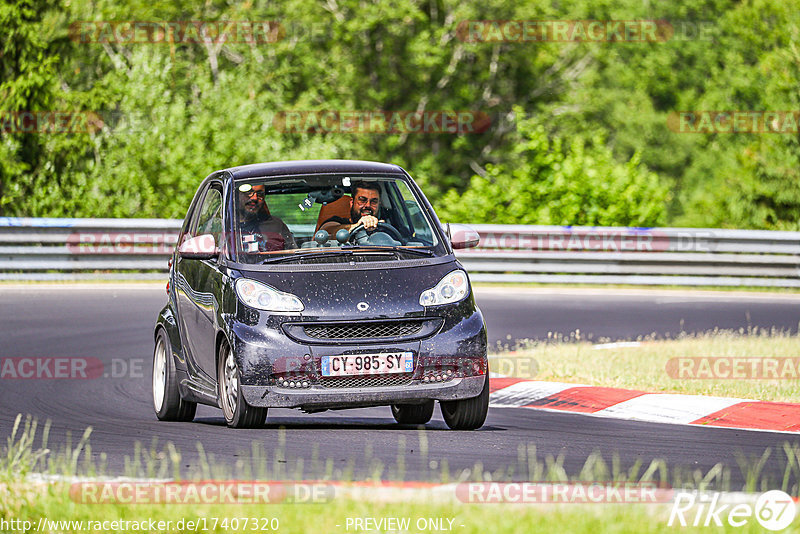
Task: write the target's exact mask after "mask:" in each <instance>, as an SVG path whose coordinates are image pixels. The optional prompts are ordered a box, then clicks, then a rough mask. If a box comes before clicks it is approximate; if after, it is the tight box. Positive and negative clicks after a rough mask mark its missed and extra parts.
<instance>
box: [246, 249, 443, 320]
mask: <svg viewBox="0 0 800 534" xmlns="http://www.w3.org/2000/svg"><path fill="white" fill-rule="evenodd" d="M412 261H413V260H412ZM408 263H411V261H409V262H408ZM413 263H414V264H416V265H413V266H409V267H393V268H389V269H371V268H370V269H365V268H363V267H360V268H354V269H341V270H313V271H305V270H299V271H287V272H275V271H247V272H242V274H243V275H244V276H246V277H248V278H252V279H254V280H258V281H260V282H264V283H266V284H269V285H271V286H272V287H274V288H275V289H278V290H280V291H286V292H288V293H292V294H293V295H296V296H297V297H298V298H299V299H300V300H301V301H302V302H303V306H304V310H303V313H302V316H303V318H307V319H315V318H323V317H324V318H327V319H333V318H335V319H345V320H359V319H375V318H385V317H406V316H423V315H424V314H425V308H424V307H423V306H422V305H420V303H419V296H420V293H422V292H423V291H425V290H426V289H429V288H432V287H434V286H435V285H436V284H437V283H438V282H439V280H441V279H442V277H443V276H444V275H445V274H447V273H449V272H450V271H452V270H453V269H456V268H457V265H456V263H455V262H447V263H443V264H441V263H440V264H433V265H430V264H429V265H419V263H421V262H416V261H413Z"/></svg>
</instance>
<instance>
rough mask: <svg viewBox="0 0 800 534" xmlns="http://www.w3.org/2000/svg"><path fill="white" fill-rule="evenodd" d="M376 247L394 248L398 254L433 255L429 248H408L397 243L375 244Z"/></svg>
mask: <svg viewBox="0 0 800 534" xmlns="http://www.w3.org/2000/svg"><path fill="white" fill-rule="evenodd" d="M375 248H378V249H381V248H382V249H386V250H393V251H394V252H396V253H398V254H410V255H412V256H427V257H430V256H433V251H432V250H430V249H427V248H406V247H398V246H396V245H375Z"/></svg>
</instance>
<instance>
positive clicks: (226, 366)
mask: <svg viewBox="0 0 800 534" xmlns="http://www.w3.org/2000/svg"><path fill="white" fill-rule="evenodd" d="M240 377H241V375H240V373H239V366H238V365H236V359H235V358H234V356H233V351H232V350H231V348H230V347H229V346H228V344H227V343H222V344H221V345H220V347H219V358H217V395H218V397H219V405H220V407H221V408H222V413H223V415H224V416H225V423H227V425H228V426H229V427H231V428H257V427H259V426H261V425H263V424H264V421H265V420H266V418H267V409H266V408H257V407H255V406H250V405H249V404H247V401H245V400H244V397H242V390H241V388H240V387H239V386H240Z"/></svg>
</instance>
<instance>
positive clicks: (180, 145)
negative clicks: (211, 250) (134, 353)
mask: <svg viewBox="0 0 800 534" xmlns="http://www.w3.org/2000/svg"><path fill="white" fill-rule="evenodd" d="M481 20H500V21H502V20H662V21H668V22H669V25H670V26H669V27H670V28H671V33H670V34H669V35H668V39H667V40H666V41H664V42H559V41H550V42H538V41H537V42H533V41H528V42H495V41H489V42H481V41H478V42H471V41H470V40H469V39H465V37H464V33H463V31H459V28H460V27H461V28H462V29H463V27H464V21H481ZM81 21H90V22H95V23H99V21H238V22H241V21H277V22H278V23H279V24H280V26H279V27H278V28H279V30H280V31H279V32H278V34H277V38H276V39H271V40H267V41H269V42H257V43H254V42H246V40H244V39H237V40H236V42H205V43H204V42H187V41H188V40H178V41H176V42H164V41H161V42H157V43H152V42H125V39H121V40H120V39H114V38H111V39H105V40H106V41H108V42H97V41H102V40H103V39H100V38H99V37H98V34H94V36H93V37H91V38H84V37H85V36H86V35H89V34H88V33H81V31H82V30H81V28H85V27H91V26H81ZM0 27H2V29H3V33H4V35H3V40H2V43H0V114H2V119H3V121H4V122H0V215H12V216H16V215H25V216H78V217H82V216H86V217H182V216H183V215H184V213H185V210H186V207H187V205H188V201H189V199H190V198H191V195H192V194H193V192H194V190H195V188H196V187H197V184H198V183H199V181H200V180H201V179H202V178H203V177H204V176H205V175H206V174H208V173H209V172H210V171H212V170H214V169H218V168H222V167H228V166H232V165H237V164H243V163H252V162H258V161H272V160H281V159H305V158H357V159H368V160H377V161H391V162H395V163H398V164H400V165H402V166H404V167H405V168H406V169H408V170H409V171H410V172H411V174H412V175H413V176H414V177H415V178H416V179H417V180H418V181H419V182H420V183H421V185H422V186H423V188H424V189H425V191H426V193H427V194H428V195H429V196H430V198H431V199H432V200H433V202H434V204H435V205H436V207H437V209H438V210H439V211H440V215H441V217H442V218H443V219H447V220H453V221H455V220H461V221H465V222H502V223H526V224H598V225H675V226H677V225H686V226H714V227H717V226H721V227H742V228H770V229H797V228H800V225H799V224H798V220H800V180H798V176H797V175H798V172H799V169H800V166H798V163H800V161H799V160H800V135H798V133H797V128H795V129H794V131H790V132H788V133H738V134H737V133H720V132H715V131H710V132H709V131H706V132H701V133H679V132H676V131H675V130H674V128H671V127H670V122H669V121H670V117H671V114H672V116H674V114H675V113H676V112H679V111H685V110H718V111H732V110H746V111H782V110H783V111H790V110H795V111H798V110H800V91H798V87H800V84H799V83H798V82H800V51H799V50H798V45H797V43H798V41H800V39H799V38H800V2H798V0H787V1H785V2H772V1H769V0H749V1H741V2H740V1H730V0H687V1H685V2H679V3H678V2H676V3H672V2H642V1H641V0H619V1H614V2H610V1H608V0H580V1H577V2H551V3H540V2H532V1H526V2H513V1H510V0H484V1H481V2H475V1H471V2H466V3H465V2H460V1H456V0H427V1H422V0H416V1H411V2H408V1H378V0H316V1H313V2H307V1H303V0H282V1H279V2H268V1H266V0H255V1H251V2H244V3H235V2H226V1H221V0H209V1H207V2H203V3H196V4H191V5H190V4H188V3H187V4H186V5H183V3H163V4H150V3H146V2H139V1H134V0H127V1H124V2H118V1H111V0H92V1H91V2H90V1H89V0H0ZM96 27H101V26H100V25H99V24H98V25H97V26H96ZM76 28H77V31H76ZM109 35H111V36H112V37H113V34H106V36H107V37H108V36H109ZM200 40H202V39H200ZM311 110H337V111H379V110H384V111H428V112H431V111H436V110H465V111H475V112H482V113H485V114H486V115H488V117H490V118H491V124H490V125H489V126H488V128H486V129H485V131H482V132H480V133H461V134H453V133H416V132H408V133H369V132H361V133H353V132H346V133H345V132H341V131H325V129H317V130H309V131H305V130H304V131H300V132H295V131H285V129H283V128H281V127H279V126H280V123H279V121H278V120H276V117H279V116H281V114H282V113H285V112H291V111H311ZM25 111H35V112H48V111H64V112H93V113H94V114H92V113H84V115H81V116H80V117H81V118H82V120H84V121H85V122H86V123H87V127H86V128H84V129H83V130H80V129H79V128H78V130H80V131H70V132H61V133H57V132H39V133H27V132H23V131H18V130H19V128H9V127H8V126H7V125H8V120H9V119H8V117H9V116H11V117H14V116H15V115H14V113H17V112H25ZM673 126H674V124H673ZM73 130H75V129H73Z"/></svg>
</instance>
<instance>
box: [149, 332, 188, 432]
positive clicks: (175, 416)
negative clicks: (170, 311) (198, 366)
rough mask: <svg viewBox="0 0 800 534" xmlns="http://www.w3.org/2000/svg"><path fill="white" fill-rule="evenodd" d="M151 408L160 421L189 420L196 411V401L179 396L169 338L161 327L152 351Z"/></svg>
mask: <svg viewBox="0 0 800 534" xmlns="http://www.w3.org/2000/svg"><path fill="white" fill-rule="evenodd" d="M152 386H153V409H154V410H155V412H156V417H158V418H159V420H161V421H184V422H186V421H191V420H192V419H194V414H195V412H196V411H197V403H195V402H189V401H187V400H183V399H182V398H181V394H180V392H179V391H178V377H177V372H176V370H175V360H174V359H173V357H172V350H171V349H170V342H169V338H167V333H166V332H165V331H164V329H163V328H159V329H158V334H156V348H155V350H154V351H153V380H152Z"/></svg>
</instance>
